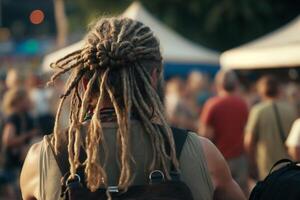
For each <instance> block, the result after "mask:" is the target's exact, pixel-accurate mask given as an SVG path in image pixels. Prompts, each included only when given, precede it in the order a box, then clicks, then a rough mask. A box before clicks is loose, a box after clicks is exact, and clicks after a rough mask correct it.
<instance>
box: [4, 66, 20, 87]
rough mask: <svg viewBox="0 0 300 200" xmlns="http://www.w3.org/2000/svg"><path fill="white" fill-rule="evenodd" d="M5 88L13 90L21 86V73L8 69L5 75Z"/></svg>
mask: <svg viewBox="0 0 300 200" xmlns="http://www.w3.org/2000/svg"><path fill="white" fill-rule="evenodd" d="M5 83H6V87H7V88H13V87H18V86H20V85H22V83H23V76H22V73H21V72H20V71H18V70H16V69H10V70H9V71H8V72H7V75H6V81H5Z"/></svg>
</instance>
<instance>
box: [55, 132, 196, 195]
mask: <svg viewBox="0 0 300 200" xmlns="http://www.w3.org/2000/svg"><path fill="white" fill-rule="evenodd" d="M172 132H173V137H174V141H175V147H176V156H177V158H178V159H179V158H180V154H181V150H182V148H183V145H184V143H185V141H186V138H187V135H188V132H187V131H186V130H182V129H177V128H172ZM50 146H51V145H50ZM65 146H66V145H62V146H61V147H65ZM51 147H52V146H51ZM52 150H53V148H52ZM53 153H54V151H53ZM54 157H55V159H56V161H57V163H58V166H59V169H60V171H61V174H63V175H64V176H63V178H62V185H61V196H60V200H82V199H88V200H106V199H107V195H106V192H107V190H108V191H109V193H110V195H111V197H112V199H113V200H150V199H151V200H193V197H192V193H191V191H190V189H189V188H188V186H187V185H186V184H185V183H183V182H182V181H180V174H179V173H178V172H176V171H175V170H172V169H174V167H172V169H171V174H170V175H171V177H172V180H165V178H164V177H165V176H164V174H163V173H162V172H161V171H160V170H156V171H153V172H151V173H150V174H149V183H148V184H146V185H134V186H131V187H129V188H128V191H126V192H125V193H124V192H121V191H118V188H117V187H109V188H108V189H107V190H106V189H99V190H97V191H95V192H91V191H90V190H88V189H87V187H86V186H85V182H84V177H83V176H84V173H82V172H80V170H79V172H78V173H77V174H76V176H75V179H74V180H71V181H65V180H64V177H67V176H68V174H69V164H68V159H67V158H68V154H67V151H66V149H65V148H62V149H59V153H58V154H57V155H55V154H54ZM78 174H79V175H78Z"/></svg>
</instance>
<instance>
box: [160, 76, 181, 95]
mask: <svg viewBox="0 0 300 200" xmlns="http://www.w3.org/2000/svg"><path fill="white" fill-rule="evenodd" d="M183 91H184V81H183V80H182V79H181V78H179V77H174V78H171V79H170V80H168V81H167V82H166V86H165V92H166V95H170V94H171V95H178V96H181V94H182V92H183Z"/></svg>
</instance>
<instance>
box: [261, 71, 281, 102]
mask: <svg viewBox="0 0 300 200" xmlns="http://www.w3.org/2000/svg"><path fill="white" fill-rule="evenodd" d="M257 91H258V93H259V95H260V96H261V97H262V98H265V99H270V98H271V99H272V98H277V97H278V95H279V82H278V81H277V79H276V77H275V76H273V75H265V76H263V77H261V78H260V79H259V80H258V82H257Z"/></svg>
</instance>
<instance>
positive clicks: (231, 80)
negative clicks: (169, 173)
mask: <svg viewBox="0 0 300 200" xmlns="http://www.w3.org/2000/svg"><path fill="white" fill-rule="evenodd" d="M299 103H300V90H299V85H298V83H296V82H281V81H280V78H278V77H274V76H272V75H264V76H262V77H260V78H258V79H257V81H253V83H252V84H251V85H248V86H247V87H245V86H243V84H240V83H239V78H238V77H237V74H236V73H234V72H233V71H220V72H219V73H218V74H217V75H216V76H215V78H214V79H211V78H210V77H209V76H208V75H205V74H202V73H200V72H192V73H191V74H190V75H189V76H188V77H187V78H186V79H182V78H180V77H174V78H172V79H170V80H168V81H167V83H166V99H165V105H166V113H167V117H168V120H169V121H170V123H171V124H172V125H174V126H178V127H181V128H185V129H188V130H191V131H194V132H197V133H198V134H199V135H201V136H204V137H206V138H208V139H209V140H210V141H211V142H213V143H214V144H215V145H216V146H217V148H218V149H219V150H220V152H221V153H222V154H223V156H224V158H225V159H226V161H227V163H228V165H229V168H230V170H231V173H232V175H233V177H234V179H235V180H236V182H237V183H238V184H239V185H240V186H241V188H242V189H243V191H244V193H245V194H246V195H247V196H248V195H249V192H250V191H251V189H252V186H253V184H255V183H256V181H258V180H262V179H263V178H264V177H266V175H267V174H268V173H269V171H270V169H271V167H272V166H273V164H274V163H275V162H276V161H278V160H280V159H282V158H292V159H294V160H299V159H300V157H299V155H300V147H299V146H300V144H299V143H300V119H299V120H297V118H298V117H299V113H300V112H299Z"/></svg>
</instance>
